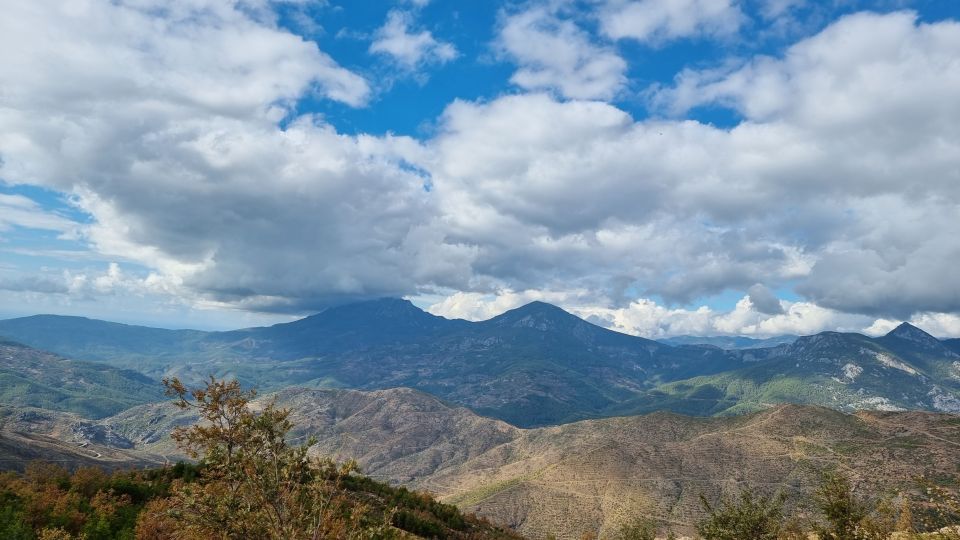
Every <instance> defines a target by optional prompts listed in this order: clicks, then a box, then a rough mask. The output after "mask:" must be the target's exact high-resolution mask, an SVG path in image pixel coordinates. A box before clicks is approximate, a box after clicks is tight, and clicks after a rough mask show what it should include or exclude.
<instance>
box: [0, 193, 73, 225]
mask: <svg viewBox="0 0 960 540" xmlns="http://www.w3.org/2000/svg"><path fill="white" fill-rule="evenodd" d="M13 227H24V228H27V229H39V230H46V231H57V232H61V233H70V232H71V231H73V230H75V229H77V228H79V225H78V224H77V223H75V222H73V221H72V220H70V219H67V218H65V217H63V216H60V215H58V214H56V213H54V212H49V211H47V210H44V209H43V208H41V207H40V205H38V204H37V203H36V202H34V201H33V200H32V199H30V198H28V197H24V196H23V195H8V194H4V193H0V232H2V231H6V230H9V229H11V228H13Z"/></svg>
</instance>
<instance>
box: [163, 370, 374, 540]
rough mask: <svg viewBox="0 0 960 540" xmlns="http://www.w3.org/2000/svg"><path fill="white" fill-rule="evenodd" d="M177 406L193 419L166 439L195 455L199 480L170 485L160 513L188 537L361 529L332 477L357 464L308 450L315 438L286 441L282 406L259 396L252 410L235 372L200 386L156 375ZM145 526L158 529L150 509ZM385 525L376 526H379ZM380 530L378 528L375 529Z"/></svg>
mask: <svg viewBox="0 0 960 540" xmlns="http://www.w3.org/2000/svg"><path fill="white" fill-rule="evenodd" d="M163 383H164V386H165V387H166V392H167V394H168V395H169V396H171V397H174V398H175V399H176V405H177V406H178V407H180V408H181V409H192V410H195V411H196V412H197V413H198V414H199V416H200V421H199V422H198V423H197V424H196V425H193V426H191V427H181V428H178V429H177V430H175V432H174V433H173V438H174V440H176V441H177V444H178V445H179V446H180V448H181V449H183V450H184V451H185V452H186V453H187V455H189V456H190V457H192V458H194V459H199V460H200V465H201V468H200V471H201V472H200V475H201V479H200V480H201V481H198V482H190V483H180V484H178V485H177V486H175V489H174V494H173V498H172V501H171V504H170V508H169V509H165V510H164V511H165V512H166V514H167V515H168V516H169V517H170V518H172V519H173V520H174V521H175V522H176V523H177V530H178V534H180V535H181V536H186V537H188V538H194V537H195V538H222V539H246V538H264V539H281V538H282V539H297V538H309V539H317V538H356V537H360V536H361V535H363V534H366V533H369V532H370V530H369V528H368V529H367V530H364V527H363V526H362V525H361V521H362V519H363V518H364V512H363V509H362V508H358V507H357V506H356V505H350V504H348V503H347V500H346V497H345V495H344V494H343V490H342V489H340V487H341V486H340V483H341V482H342V481H343V479H345V478H346V477H347V476H349V475H350V474H351V473H353V472H354V471H356V470H357V467H356V463H355V462H349V463H346V464H343V465H338V464H335V463H334V462H333V461H331V460H329V459H319V458H314V457H311V456H310V455H309V454H308V452H307V449H308V448H309V447H310V446H311V445H313V444H314V443H315V441H313V440H311V441H308V442H307V444H306V445H303V446H290V445H288V444H287V442H286V437H287V434H288V433H289V431H290V429H291V428H292V424H291V423H290V421H289V416H290V412H289V411H288V410H286V409H279V408H277V407H276V406H275V404H274V403H273V402H270V403H267V404H266V405H265V406H264V407H263V408H262V410H260V411H259V412H257V413H255V412H254V411H252V410H251V408H250V401H251V400H252V399H253V398H254V397H255V396H256V392H254V391H244V390H242V389H241V387H240V384H239V382H237V381H236V380H234V381H230V382H225V381H218V380H216V379H215V378H213V377H210V379H209V380H208V381H207V383H206V385H205V387H204V388H200V389H195V390H192V391H191V390H188V389H187V388H186V387H185V386H184V385H183V383H181V382H180V381H179V380H178V379H175V378H174V379H165V380H164V381H163ZM152 527H155V528H158V529H162V528H164V523H163V520H162V519H156V516H154V519H153V524H152ZM386 529H388V528H387V527H384V530H385V531H386ZM381 537H382V536H381Z"/></svg>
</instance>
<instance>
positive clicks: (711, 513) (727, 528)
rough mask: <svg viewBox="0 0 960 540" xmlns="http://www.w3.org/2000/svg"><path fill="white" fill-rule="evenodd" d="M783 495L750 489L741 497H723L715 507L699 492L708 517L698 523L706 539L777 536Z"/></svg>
mask: <svg viewBox="0 0 960 540" xmlns="http://www.w3.org/2000/svg"><path fill="white" fill-rule="evenodd" d="M783 501H784V497H783V495H777V496H775V497H769V498H767V497H761V496H756V495H754V494H753V492H752V491H750V490H749V489H747V490H744V491H743V492H742V493H740V498H739V500H734V501H730V500H726V499H725V500H722V501H721V502H720V504H719V505H718V506H716V507H714V506H711V505H710V503H709V502H708V501H707V499H706V498H705V497H703V496H702V495H701V496H700V502H701V503H702V504H703V507H704V510H706V512H707V517H706V519H704V520H703V521H701V522H700V523H699V524H697V532H699V533H700V536H702V537H703V538H704V539H705V540H742V539H744V538H750V539H752V540H776V538H777V537H778V535H779V533H780V524H781V522H782V520H783Z"/></svg>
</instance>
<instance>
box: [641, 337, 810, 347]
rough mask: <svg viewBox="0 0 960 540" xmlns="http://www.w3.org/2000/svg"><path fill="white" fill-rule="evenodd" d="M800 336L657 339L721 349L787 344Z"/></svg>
mask: <svg viewBox="0 0 960 540" xmlns="http://www.w3.org/2000/svg"><path fill="white" fill-rule="evenodd" d="M798 337H799V336H789V335H784V336H774V337H771V338H765V339H757V338H749V337H745V336H674V337H669V338H663V339H658V340H657V341H659V342H660V343H664V344H666V345H713V346H714V347H720V348H721V349H762V348H764V347H776V346H777V345H787V344H790V343H793V342H794V341H796V340H797V338H798Z"/></svg>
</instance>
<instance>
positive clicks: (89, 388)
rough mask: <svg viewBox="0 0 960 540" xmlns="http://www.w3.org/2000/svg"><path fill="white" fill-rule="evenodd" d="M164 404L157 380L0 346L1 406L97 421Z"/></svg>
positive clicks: (5, 343)
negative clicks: (146, 405)
mask: <svg viewBox="0 0 960 540" xmlns="http://www.w3.org/2000/svg"><path fill="white" fill-rule="evenodd" d="M162 398H163V392H162V391H161V388H160V387H159V385H158V383H157V381H156V380H152V379H150V378H149V377H146V376H144V375H142V374H140V373H138V372H136V371H132V370H123V369H117V368H114V367H111V366H107V365H104V364H96V363H91V362H77V361H72V360H68V359H66V358H62V357H59V356H57V355H54V354H51V353H48V352H44V351H39V350H36V349H33V348H30V347H27V346H25V345H21V344H19V343H14V342H10V341H0V404H2V405H13V406H28V407H40V408H44V409H49V410H54V411H70V412H75V413H78V414H80V415H81V416H86V417H89V418H101V417H104V416H109V415H111V414H115V413H117V412H119V411H122V410H124V409H127V408H129V407H132V406H134V405H139V404H141V403H147V402H150V401H158V400H160V399H162Z"/></svg>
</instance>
